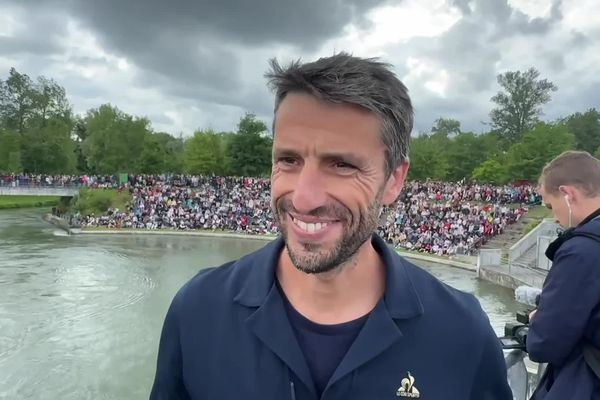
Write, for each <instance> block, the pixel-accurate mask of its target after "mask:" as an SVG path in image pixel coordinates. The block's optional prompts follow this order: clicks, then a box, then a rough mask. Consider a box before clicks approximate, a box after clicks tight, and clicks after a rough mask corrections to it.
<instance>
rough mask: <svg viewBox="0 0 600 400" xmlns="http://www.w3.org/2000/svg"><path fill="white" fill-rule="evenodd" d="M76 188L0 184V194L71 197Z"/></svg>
mask: <svg viewBox="0 0 600 400" xmlns="http://www.w3.org/2000/svg"><path fill="white" fill-rule="evenodd" d="M78 191H79V190H78V189H69V188H41V187H19V186H16V187H9V186H0V196H68V197H73V196H75V195H76V194H77V192H78Z"/></svg>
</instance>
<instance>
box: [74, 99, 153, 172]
mask: <svg viewBox="0 0 600 400" xmlns="http://www.w3.org/2000/svg"><path fill="white" fill-rule="evenodd" d="M84 121H85V131H86V135H87V137H86V139H85V140H84V142H83V145H82V149H83V154H84V156H85V158H86V161H87V164H88V165H89V166H90V169H91V171H92V172H94V173H101V174H115V173H119V172H123V171H127V172H132V173H135V172H138V167H139V159H140V156H141V154H142V148H143V146H144V143H145V139H146V136H147V135H149V134H150V127H149V125H150V122H149V121H148V119H146V118H138V117H132V116H131V115H128V114H126V113H124V112H122V111H121V110H119V109H118V108H116V107H113V106H111V105H109V104H104V105H102V106H100V107H99V108H97V109H93V110H90V111H88V113H87V115H86V117H85V120H84Z"/></svg>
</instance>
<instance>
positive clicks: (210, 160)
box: [183, 130, 226, 175]
mask: <svg viewBox="0 0 600 400" xmlns="http://www.w3.org/2000/svg"><path fill="white" fill-rule="evenodd" d="M183 160H184V161H183V165H184V171H185V172H186V173H188V174H193V175H211V174H214V175H222V174H224V173H225V170H226V165H225V148H224V143H223V138H222V137H221V135H219V134H217V133H215V132H213V131H211V130H207V131H196V132H194V136H192V137H191V138H189V139H188V140H186V141H185V143H184V150H183Z"/></svg>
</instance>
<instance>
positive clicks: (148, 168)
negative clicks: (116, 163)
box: [138, 134, 166, 174]
mask: <svg viewBox="0 0 600 400" xmlns="http://www.w3.org/2000/svg"><path fill="white" fill-rule="evenodd" d="M165 161H166V149H165V147H164V145H163V143H162V142H161V141H160V139H159V138H158V136H156V135H154V134H149V135H147V136H146V137H145V139H144V146H143V147H142V153H141V154H140V161H139V168H138V171H139V172H141V173H143V174H158V173H161V172H165Z"/></svg>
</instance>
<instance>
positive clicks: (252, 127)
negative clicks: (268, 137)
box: [238, 112, 269, 135]
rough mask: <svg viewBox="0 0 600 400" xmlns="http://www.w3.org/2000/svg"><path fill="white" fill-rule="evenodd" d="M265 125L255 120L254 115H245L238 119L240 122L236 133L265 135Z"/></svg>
mask: <svg viewBox="0 0 600 400" xmlns="http://www.w3.org/2000/svg"><path fill="white" fill-rule="evenodd" d="M268 132H269V130H268V129H267V124H265V123H264V122H263V121H261V120H259V119H256V115H254V114H252V113H248V112H247V113H246V114H245V115H244V116H243V117H242V118H240V122H238V133H255V134H258V135H260V134H265V133H268Z"/></svg>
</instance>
